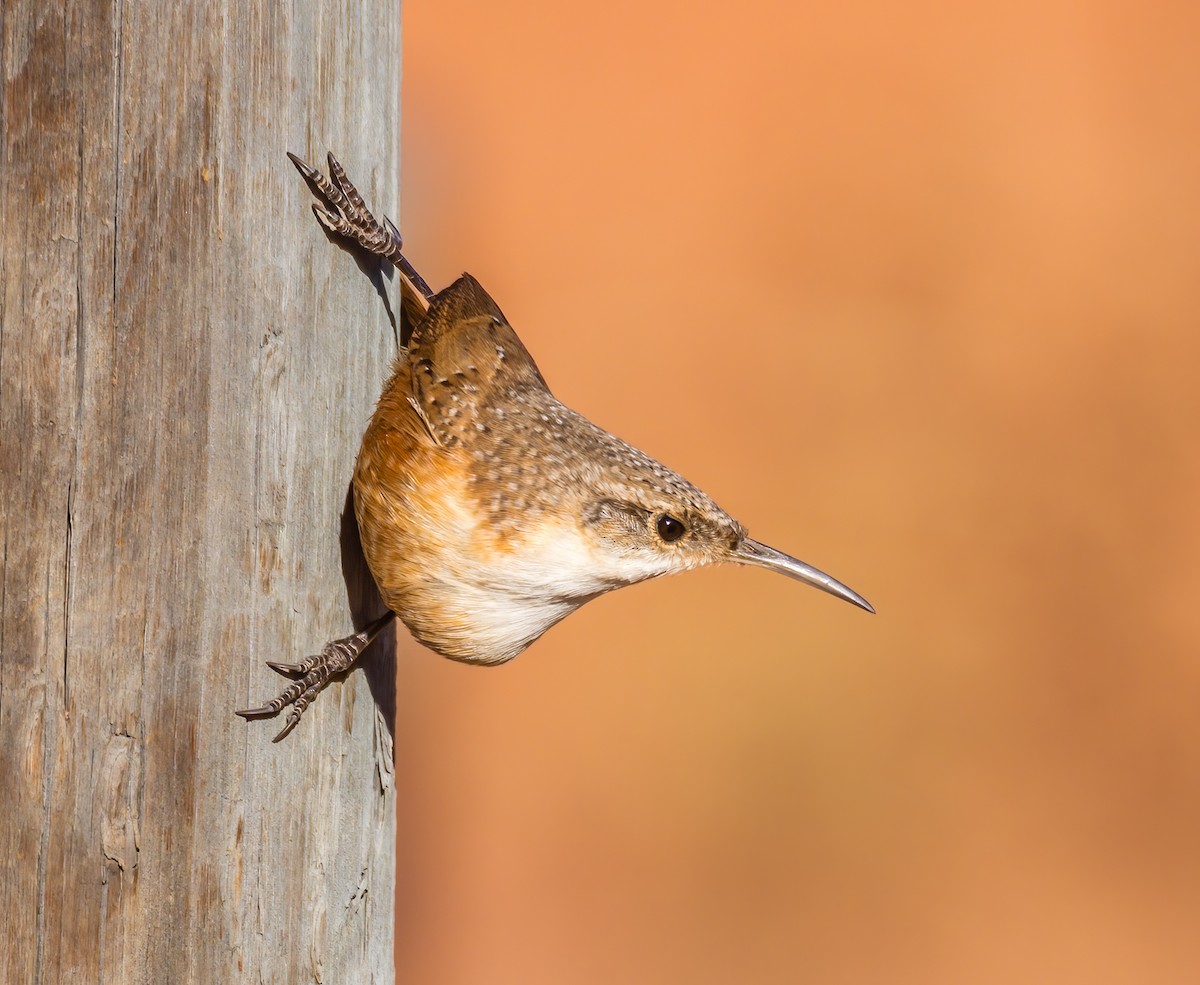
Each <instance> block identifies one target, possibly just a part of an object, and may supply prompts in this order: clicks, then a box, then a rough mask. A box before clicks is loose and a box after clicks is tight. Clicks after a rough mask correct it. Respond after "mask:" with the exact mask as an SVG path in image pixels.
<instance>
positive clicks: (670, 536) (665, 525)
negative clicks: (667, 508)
mask: <svg viewBox="0 0 1200 985" xmlns="http://www.w3.org/2000/svg"><path fill="white" fill-rule="evenodd" d="M655 529H656V530H657V531H658V536H660V537H661V538H662V539H663V540H666V541H672V540H679V538H680V537H682V536H683V535H684V534H685V533H687V527H685V526H684V525H683V521H682V520H676V519H675V517H673V516H671V514H670V513H664V514H663V515H662V516H660V517H659V518H658V522H657V523H656V524H655Z"/></svg>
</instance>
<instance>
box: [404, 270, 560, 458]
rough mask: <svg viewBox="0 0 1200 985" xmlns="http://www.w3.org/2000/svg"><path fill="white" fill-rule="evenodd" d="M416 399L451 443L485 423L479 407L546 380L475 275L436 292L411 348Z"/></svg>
mask: <svg viewBox="0 0 1200 985" xmlns="http://www.w3.org/2000/svg"><path fill="white" fill-rule="evenodd" d="M408 358H409V364H410V366H411V367H412V400H413V406H414V408H415V409H416V411H417V413H418V414H419V415H420V416H421V419H422V420H423V421H424V423H425V425H426V427H427V428H428V429H429V432H430V434H432V436H433V438H434V440H435V441H436V442H437V443H438V444H439V445H441V446H442V447H444V448H452V447H454V446H455V445H456V444H458V443H459V441H460V440H462V437H463V435H464V434H465V433H466V432H467V430H468V429H474V428H475V427H476V425H478V424H481V421H480V416H479V412H480V408H481V407H485V406H487V405H488V404H489V403H491V404H496V403H500V402H503V401H504V400H505V398H506V397H507V396H508V395H510V394H511V393H513V392H516V391H518V390H520V389H523V388H527V387H536V388H539V389H543V390H545V389H546V381H545V380H544V379H542V374H541V373H540V372H539V371H538V368H537V364H536V363H535V362H534V361H533V357H532V356H531V355H530V354H529V352H528V350H526V348H525V346H524V345H523V344H522V343H521V340H520V339H519V338H517V333H516V332H514V331H513V329H512V326H511V325H509V324H508V321H507V320H506V319H505V317H504V312H502V311H501V310H500V308H499V307H498V306H497V304H496V302H495V301H493V300H492V299H491V297H490V296H489V295H488V293H487V291H485V290H484V289H483V288H482V287H481V286H480V285H479V282H478V281H477V280H475V278H474V277H472V276H471V275H470V274H463V276H462V277H460V278H459V279H458V280H456V281H455V282H454V283H453V284H451V285H450V286H449V287H448V288H446V289H445V290H444V291H442V292H441V293H439V294H438V295H437V297H436V298H435V299H434V302H433V305H432V307H431V308H430V309H429V314H428V315H426V316H425V318H424V319H423V320H422V321H421V323H420V324H419V325H417V327H416V328H415V329H414V331H413V337H412V342H411V344H410V346H409V352H408Z"/></svg>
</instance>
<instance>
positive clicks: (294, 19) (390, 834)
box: [0, 0, 400, 985]
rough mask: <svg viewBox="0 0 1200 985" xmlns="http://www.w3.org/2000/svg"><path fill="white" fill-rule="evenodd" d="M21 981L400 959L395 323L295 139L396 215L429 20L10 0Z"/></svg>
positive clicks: (307, 975)
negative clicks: (341, 667) (300, 692)
mask: <svg viewBox="0 0 1200 985" xmlns="http://www.w3.org/2000/svg"><path fill="white" fill-rule="evenodd" d="M0 35H2V38H0V41H2V45H3V47H2V48H0V83H2V85H3V93H2V101H0V130H2V139H0V470H2V471H0V475H2V487H0V493H2V495H0V524H2V534H0V538H2V543H3V555H2V556H3V574H2V581H0V791H2V792H3V797H4V804H3V808H2V809H0V912H3V914H4V946H3V947H0V981H3V982H5V983H14V985H15V983H25V982H37V983H41V982H61V981H71V982H88V983H93V982H154V983H165V982H171V983H183V982H243V981H259V980H261V981H265V982H289V983H293V982H301V981H312V980H322V981H329V982H338V983H342V982H345V983H351V982H353V983H364V982H368V981H380V982H383V981H390V980H392V978H393V955H392V923H393V905H392V901H393V882H394V862H393V852H394V849H393V844H394V795H393V785H392V775H391V736H390V733H389V729H388V727H387V724H386V723H384V721H383V719H382V718H381V716H380V715H379V713H378V711H377V706H376V701H375V700H373V697H374V696H378V698H379V699H380V701H382V702H383V703H384V704H385V705H386V704H387V703H388V699H389V697H390V688H391V687H392V683H391V677H390V668H389V666H388V659H389V657H390V658H391V659H394V652H393V651H391V649H390V648H389V647H383V648H381V653H372V654H371V658H370V659H371V661H373V670H372V671H371V673H372V674H373V676H372V686H370V687H369V686H368V680H367V676H368V675H364V673H363V672H362V671H355V672H354V673H352V674H351V675H349V677H348V678H347V679H346V680H345V681H344V682H338V683H334V684H333V685H331V686H330V688H329V689H328V690H327V691H326V692H325V693H324V694H323V695H322V696H321V698H320V700H318V701H317V703H316V704H315V705H314V707H313V708H312V709H311V710H310V711H309V712H308V713H307V714H306V715H305V717H304V720H303V721H302V722H301V723H300V726H299V728H297V730H296V731H295V732H294V733H293V734H292V736H291V737H290V738H289V739H288V740H287V741H286V742H284V743H282V744H281V745H278V746H276V745H272V744H271V741H270V740H271V736H272V735H274V732H275V730H276V728H277V727H278V726H277V724H276V723H266V724H263V723H250V724H247V723H246V722H243V721H242V720H241V719H238V718H235V717H234V715H233V711H234V709H235V708H239V707H246V706H247V705H250V704H257V703H259V702H260V701H261V699H264V698H266V697H269V696H271V695H273V694H274V693H275V691H276V690H277V688H278V687H279V686H280V684H281V679H280V678H278V677H276V676H275V675H273V674H271V673H270V672H269V671H268V670H267V669H266V668H265V667H264V666H263V660H264V659H268V658H275V659H281V660H292V659H296V658H299V657H303V656H304V655H306V654H307V653H311V652H315V651H316V649H317V648H318V647H319V646H320V645H321V644H322V643H324V642H325V641H326V640H327V639H329V638H330V637H332V636H342V635H345V634H346V633H348V632H351V631H352V629H353V625H354V624H358V625H361V624H362V623H363V622H364V621H365V620H366V619H367V618H368V617H369V616H370V615H371V606H372V605H373V604H376V603H375V601H374V600H372V599H370V598H369V597H368V595H369V593H368V590H367V589H365V588H364V587H363V586H364V585H367V584H369V578H368V579H367V580H364V578H363V572H362V569H361V561H360V560H358V559H356V557H355V554H354V546H355V544H354V536H353V520H352V518H351V519H350V521H349V524H348V526H347V528H346V530H345V531H343V519H342V514H343V511H344V510H345V506H346V492H347V488H348V483H349V479H350V474H351V468H352V463H353V460H354V455H355V452H356V450H357V446H358V440H359V437H360V436H361V434H362V431H363V428H364V426H365V423H366V421H367V418H368V416H369V414H370V410H371V408H372V406H373V403H374V401H375V398H376V397H377V395H378V393H379V389H380V385H381V383H382V381H383V380H384V378H385V375H386V371H387V363H388V361H389V359H390V358H391V355H392V354H393V352H394V345H395V342H394V337H393V333H392V329H391V326H390V324H389V321H388V317H387V311H386V309H385V306H384V304H383V303H382V301H381V297H380V295H379V294H378V293H377V291H376V290H375V288H374V287H373V286H372V284H371V282H370V281H369V279H368V277H367V276H364V274H363V273H362V272H361V271H360V269H359V268H358V267H356V265H355V262H354V260H353V258H352V257H351V256H350V255H349V254H347V253H345V252H342V251H341V250H339V249H337V248H336V247H334V246H332V245H331V244H330V243H329V242H328V241H327V239H326V238H325V236H324V235H323V234H322V233H321V231H320V230H319V228H318V226H317V224H316V222H315V221H314V220H313V218H312V215H311V213H309V211H308V203H309V201H310V198H311V196H310V194H309V192H308V190H307V189H306V188H305V186H304V184H303V182H302V181H301V180H300V178H299V177H298V176H297V175H296V173H295V172H294V171H293V170H292V168H291V165H290V164H289V163H288V162H287V160H286V158H285V156H284V152H285V150H288V149H291V150H295V151H297V152H298V153H300V154H302V155H310V156H313V157H317V156H319V155H320V154H321V153H323V152H324V150H325V149H326V148H332V149H335V150H336V151H337V153H338V154H339V156H340V157H341V158H342V160H344V161H345V162H346V164H347V166H348V167H349V168H351V169H352V174H353V176H354V178H355V180H356V181H357V182H358V183H359V185H360V187H361V188H362V189H363V191H364V193H365V194H368V195H370V196H371V199H372V201H373V202H374V203H376V204H378V206H379V207H380V208H381V209H382V210H384V211H386V212H389V213H391V214H393V215H395V206H396V200H397V193H398V184H397V167H398V130H397V119H398V113H399V52H400V46H399V6H398V4H388V3H378V4H370V3H368V4H366V5H359V4H350V3H346V2H344V0H328V2H317V3H315V4H312V5H304V4H300V5H292V4H277V3H272V2H267V0H248V2H246V3H240V4H226V5H214V4H208V3H203V2H200V0H179V2H172V3H145V4H142V3H138V4H130V3H124V2H122V0H106V2H92V0H66V2H61V3H55V2H47V0H3V2H0Z"/></svg>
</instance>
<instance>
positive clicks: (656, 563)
mask: <svg viewBox="0 0 1200 985" xmlns="http://www.w3.org/2000/svg"><path fill="white" fill-rule="evenodd" d="M606 452H607V457H608V458H609V461H608V462H607V463H606V462H604V458H605V457H606V456H605V455H599V456H595V457H594V458H593V462H597V463H598V464H597V467H593V468H590V469H586V470H585V471H586V472H590V473H591V474H590V475H589V476H587V481H585V482H584V483H581V488H586V489H587V490H588V492H589V495H588V496H586V497H585V498H584V499H583V502H582V504H581V505H580V507H579V513H578V517H579V519H578V522H579V525H580V528H581V530H582V532H583V534H584V537H585V540H586V542H587V544H588V546H589V550H590V553H591V555H592V558H593V559H594V563H595V565H596V567H597V569H599V570H601V571H603V572H604V574H605V575H606V576H607V577H610V578H611V579H612V582H613V583H614V584H613V587H618V586H620V585H629V584H633V583H635V582H639V581H644V580H645V579H647V578H655V577H658V576H659V575H665V574H672V573H674V572H678V571H688V570H691V569H692V568H699V567H703V566H705V565H709V564H719V563H724V562H733V563H735V564H744V565H752V566H755V567H759V568H766V569H768V570H769V571H776V572H778V573H780V574H783V575H787V576H788V577H789V578H795V579H797V580H798V581H802V582H804V583H805V584H807V585H811V586H813V587H814V588H819V589H821V590H822V591H824V592H828V593H829V594H831V595H836V596H837V597H838V598H841V599H844V600H845V601H847V602H851V603H853V604H854V605H857V606H859V607H860V608H863V609H866V610H867V611H868V612H874V611H875V610H874V609H873V608H872V607H871V604H870V603H869V602H868V601H867V600H866V599H864V598H863V597H862V596H861V595H859V594H858V593H857V592H855V591H853V590H852V589H850V588H847V587H846V586H845V585H843V584H842V583H841V582H839V581H837V580H836V579H834V578H831V577H830V576H829V575H827V574H825V572H823V571H820V570H818V569H817V568H814V567H813V566H812V565H810V564H807V563H806V562H804V561H800V560H798V559H797V558H794V557H791V556H789V555H787V554H784V553H783V552H782V551H777V550H775V549H774V548H772V547H768V546H766V545H765V544H761V543H759V542H758V541H756V540H753V539H752V538H751V537H749V536H748V535H747V533H746V529H745V527H743V526H742V525H741V524H740V523H738V521H737V520H735V519H734V518H733V517H731V516H730V515H729V514H728V513H726V512H725V511H724V510H723V509H721V507H719V506H718V505H717V504H716V503H715V502H713V500H712V499H711V498H710V497H709V496H708V495H707V494H706V493H704V492H703V491H701V490H700V489H698V488H696V487H695V486H693V485H692V484H691V483H690V482H688V481H687V480H686V479H684V478H683V477H682V476H680V475H678V474H677V473H675V472H673V471H671V470H670V469H668V468H666V467H665V466H664V465H662V464H660V463H659V462H657V461H655V460H654V459H652V458H650V457H649V456H647V455H645V454H643V453H642V452H640V451H638V450H637V449H635V448H632V447H631V446H629V445H626V444H625V443H624V442H620V441H619V440H612V439H610V441H609V443H608V444H607V446H606ZM605 466H607V467H605Z"/></svg>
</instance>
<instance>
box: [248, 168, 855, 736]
mask: <svg viewBox="0 0 1200 985" xmlns="http://www.w3.org/2000/svg"><path fill="white" fill-rule="evenodd" d="M288 157H289V158H290V159H291V160H292V162H293V164H295V166H296V168H297V169H298V170H299V171H300V173H301V175H302V176H303V177H304V178H305V180H306V181H307V182H308V184H309V186H310V187H311V188H312V189H313V190H314V191H315V192H316V193H317V194H318V195H319V196H320V198H322V199H323V200H324V202H323V203H318V202H314V203H313V206H312V208H313V212H314V213H315V215H316V217H317V219H318V220H319V221H320V222H321V224H322V225H323V226H324V227H325V228H326V229H327V230H329V231H330V232H331V233H332V234H334V235H335V236H339V237H343V238H345V239H348V240H351V241H353V242H355V243H357V244H358V245H359V246H360V247H362V248H363V249H364V250H366V251H367V252H368V253H370V254H373V255H375V256H378V257H380V258H381V259H382V260H385V261H388V262H389V263H391V264H392V265H393V266H394V267H395V269H396V270H397V272H398V274H399V279H400V294H401V310H402V315H403V317H404V319H405V320H406V321H407V322H408V323H409V324H410V325H411V331H410V332H409V334H408V337H407V339H404V338H402V339H401V341H402V343H403V344H402V346H401V348H400V351H399V354H398V356H397V358H396V360H395V363H394V366H393V367H392V372H391V376H390V377H389V379H388V380H387V382H386V384H385V385H384V387H383V392H382V394H381V395H380V397H379V402H378V405H377V407H376V409H375V412H374V414H373V416H372V417H371V420H370V423H369V424H368V426H367V429H366V431H365V433H364V434H363V438H362V444H361V446H360V449H359V452H358V458H357V461H356V463H355V468H354V478H353V488H354V513H355V519H356V520H357V523H358V530H359V534H360V538H361V542H362V547H363V554H364V556H365V558H366V561H367V566H368V567H369V568H370V571H371V574H372V575H373V577H374V579H375V583H376V585H377V586H378V588H379V592H380V595H381V597H382V599H383V601H384V603H385V604H386V606H387V609H388V611H387V613H386V614H385V615H384V616H382V617H381V618H379V619H377V620H376V621H375V622H373V623H371V624H370V625H368V626H366V627H365V628H364V629H363V630H362V631H360V632H358V633H355V634H353V635H351V636H347V637H345V638H342V639H338V640H333V641H331V642H330V643H328V644H326V645H325V647H324V648H323V649H322V650H321V652H320V653H318V654H316V655H314V656H311V657H308V658H307V659H305V660H304V661H302V662H300V663H295V664H290V663H279V662H274V661H268V662H267V663H268V666H270V667H271V668H272V669H274V670H276V671H278V672H280V673H282V674H285V675H287V676H290V677H292V678H294V680H293V682H292V683H291V684H290V685H289V686H288V687H287V688H285V689H284V691H283V692H282V693H281V694H279V695H278V696H277V697H276V698H274V699H273V700H271V701H270V702H268V703H267V704H265V705H262V706H261V707H258V708H250V709H246V710H243V711H239V712H237V714H238V715H241V716H243V717H244V718H248V719H250V718H260V717H268V716H274V715H276V714H278V713H279V712H280V711H282V710H283V709H284V708H285V707H289V706H290V709H291V710H290V713H289V715H288V718H287V721H286V724H285V725H284V727H283V729H282V731H281V732H280V733H279V734H278V735H277V736H276V737H275V740H274V741H276V742H278V741H280V740H282V739H283V738H284V737H285V736H286V735H288V734H289V733H290V732H291V731H292V729H293V728H295V726H296V724H297V723H298V722H299V720H300V717H301V715H302V714H303V713H304V710H305V709H306V708H307V707H308V706H309V704H311V702H312V701H313V700H314V699H315V698H316V696H317V694H318V693H319V692H320V691H321V690H322V688H324V687H325V685H326V684H327V683H328V682H329V680H330V679H331V678H332V677H334V676H335V675H337V674H340V673H342V672H344V671H346V670H348V669H349V668H350V667H351V666H353V664H354V663H355V662H356V661H357V660H358V659H359V657H360V656H361V655H362V653H363V651H364V650H366V648H367V647H368V646H369V645H370V643H371V641H372V640H374V639H375V637H376V636H377V635H378V634H379V633H380V632H381V631H382V630H383V629H384V628H386V627H387V626H388V625H390V624H391V623H392V621H393V620H394V619H395V618H396V617H397V616H398V617H399V618H400V620H401V621H402V622H403V623H404V624H405V626H407V627H408V629H409V631H410V632H411V634H412V635H413V636H414V637H415V638H416V639H417V640H418V641H419V642H421V643H422V644H424V645H425V646H427V647H428V648H429V649H431V650H433V651H435V652H436V653H439V654H441V655H443V656H445V657H449V658H451V659H453V660H460V661H465V662H467V663H473V664H484V665H495V664H503V663H506V662H507V661H509V660H512V659H513V658H514V657H516V656H517V655H518V654H520V653H521V652H522V651H524V650H525V649H526V648H527V647H528V646H529V645H530V644H532V643H533V642H534V641H535V640H537V639H538V638H539V637H541V636H542V634H543V633H545V632H546V631H547V630H548V629H550V628H551V627H552V626H554V625H555V624H556V623H558V622H560V621H561V620H562V619H564V618H565V617H566V616H568V615H570V614H571V613H572V612H574V611H575V610H576V609H578V608H579V607H580V606H581V605H583V604H584V603H586V602H588V601H590V600H592V599H595V598H597V597H598V596H600V595H603V594H605V593H607V592H611V591H613V590H615V589H618V588H623V587H625V586H627V585H633V584H636V583H638V582H641V581H645V580H647V579H650V578H657V577H659V576H661V575H667V574H672V573H675V572H682V571H688V570H690V569H693V568H700V567H704V566H706V565H711V564H718V563H725V562H732V563H735V564H742V565H752V566H756V567H761V568H766V569H768V570H770V571H775V572H778V573H780V574H783V575H787V576H788V577H791V578H795V579H797V580H799V581H801V582H804V583H805V584H808V585H811V586H813V587H815V588H818V589H820V590H822V591H824V592H828V593H829V594H831V595H834V596H837V597H838V598H841V599H844V600H845V601H847V602H850V603H852V604H854V605H856V606H858V607H859V608H861V609H864V610H866V611H867V612H872V613H873V612H874V611H875V610H874V608H873V607H872V606H871V604H870V603H869V602H868V601H867V600H866V599H865V598H863V597H862V596H861V595H859V594H858V593H857V592H855V591H853V590H852V589H850V588H848V587H847V586H845V585H844V584H842V583H841V582H839V581H837V580H836V579H834V578H832V577H830V576H829V575H827V574H825V573H824V572H823V571H820V570H818V569H817V568H814V567H813V566H812V565H810V564H807V563H805V562H804V561H800V560H798V559H796V558H794V557H791V556H789V555H787V554H784V553H783V552H782V551H778V550H776V549H774V548H772V547H768V546H767V545H765V544H763V543H760V542H759V541H756V540H754V539H752V538H751V537H750V536H749V535H748V533H747V531H746V528H745V527H743V526H742V525H741V524H740V523H739V522H738V521H737V520H735V519H734V518H733V517H732V516H730V515H729V514H728V513H727V512H726V511H725V510H723V509H722V508H721V507H720V506H718V505H717V504H716V502H714V501H713V499H712V498H711V497H710V496H709V495H708V494H707V493H705V492H703V491H702V490H700V489H699V488H697V487H696V486H694V485H693V484H692V483H690V482H689V481H688V480H686V479H685V478H683V477H682V476H681V475H679V474H678V473H677V472H675V471H673V470H672V469H670V468H668V467H667V466H665V465H663V464H662V463H660V462H659V461H657V460H656V459H654V458H652V457H651V456H650V455H648V454H646V453H645V452H642V451H639V450H638V449H637V448H634V447H633V446H632V445H630V444H628V443H627V442H625V441H623V440H622V439H621V438H618V437H616V436H615V435H612V434H610V433H609V432H607V431H605V430H603V429H602V428H600V427H598V426H597V425H595V424H593V423H592V422H591V421H589V420H588V419H587V418H585V417H584V416H583V415H581V414H579V413H577V412H576V411H574V410H572V409H571V408H569V407H567V406H566V405H565V404H563V403H562V402H561V401H560V400H559V399H558V398H557V397H555V396H554V394H553V393H552V392H551V390H550V388H549V386H547V384H546V381H545V378H544V377H543V376H542V373H541V371H540V370H539V369H538V366H537V363H536V362H535V361H534V359H533V357H532V356H531V355H530V354H529V351H528V349H526V347H525V345H524V344H523V343H522V342H521V340H520V338H519V337H518V336H517V333H516V331H515V330H514V329H513V327H512V326H511V325H510V324H509V321H508V319H507V318H506V317H505V316H504V313H503V312H502V311H501V310H500V308H499V306H498V305H497V304H496V302H495V301H494V300H493V299H492V298H491V296H490V295H489V294H488V293H487V291H485V290H484V288H483V287H482V285H481V284H480V283H479V282H478V281H477V280H476V279H475V278H474V277H472V276H471V275H470V274H463V275H462V276H461V277H459V278H458V279H457V280H455V281H454V282H453V283H452V284H450V285H449V286H448V287H446V288H445V289H444V290H441V291H439V292H436V293H435V292H434V291H432V290H431V289H430V288H429V286H428V284H426V282H425V281H424V279H423V278H422V277H421V276H420V274H418V273H417V271H416V270H415V269H414V268H413V266H412V264H411V263H410V262H409V261H408V259H407V258H406V257H405V256H404V254H403V253H402V249H403V245H404V244H403V240H402V238H401V236H400V233H399V231H398V230H397V229H396V227H395V225H394V224H393V223H392V222H391V220H390V219H387V218H386V217H385V218H384V219H383V221H382V222H380V221H378V220H377V219H376V218H375V216H374V215H373V214H372V213H371V212H370V210H369V209H368V208H367V207H366V204H365V203H364V201H363V199H362V196H361V195H360V194H359V192H358V190H357V189H356V188H355V186H354V184H353V183H352V182H351V181H350V179H349V178H348V177H347V175H346V172H345V170H344V169H343V168H342V166H341V164H340V163H339V162H338V161H337V159H336V158H335V157H334V156H333V155H332V154H329V155H328V167H329V174H328V176H326V175H325V174H323V173H322V172H320V171H319V170H317V169H316V168H313V167H311V166H310V165H308V164H307V163H305V162H304V161H303V160H301V159H300V158H299V157H297V156H295V155H294V154H290V153H289V155H288Z"/></svg>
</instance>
